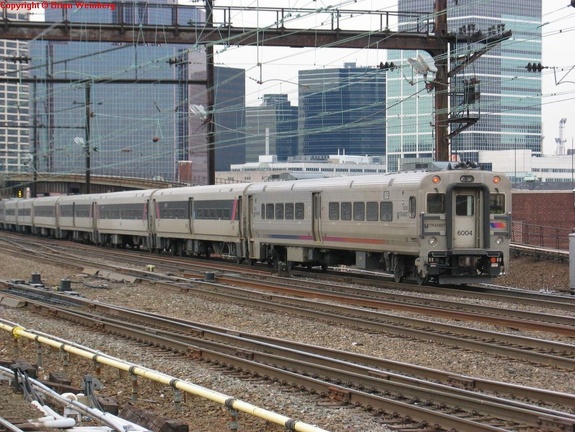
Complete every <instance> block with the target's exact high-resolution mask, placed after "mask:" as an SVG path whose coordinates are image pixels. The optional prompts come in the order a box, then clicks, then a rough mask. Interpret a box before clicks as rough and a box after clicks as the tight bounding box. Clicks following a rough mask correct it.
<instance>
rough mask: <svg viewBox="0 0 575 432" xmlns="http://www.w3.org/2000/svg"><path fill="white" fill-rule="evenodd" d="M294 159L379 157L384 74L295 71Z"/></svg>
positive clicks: (360, 70)
mask: <svg viewBox="0 0 575 432" xmlns="http://www.w3.org/2000/svg"><path fill="white" fill-rule="evenodd" d="M298 84H299V133H300V136H299V154H300V155H306V156H328V155H330V154H331V155H333V154H338V153H345V154H348V155H363V156H366V155H369V156H376V155H383V154H385V147H386V143H385V118H386V114H385V107H386V102H385V91H386V82H385V73H384V72H383V71H382V70H380V69H379V68H375V67H356V65H355V64H354V63H351V64H346V65H345V67H343V68H337V69H317V70H306V71H300V72H299V80H298Z"/></svg>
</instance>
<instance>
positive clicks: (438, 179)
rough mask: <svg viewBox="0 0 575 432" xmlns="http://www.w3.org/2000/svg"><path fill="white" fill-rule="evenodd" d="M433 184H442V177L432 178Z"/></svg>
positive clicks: (435, 176)
mask: <svg viewBox="0 0 575 432" xmlns="http://www.w3.org/2000/svg"><path fill="white" fill-rule="evenodd" d="M431 183H433V184H439V183H441V177H439V176H438V175H434V176H433V177H432V178H431Z"/></svg>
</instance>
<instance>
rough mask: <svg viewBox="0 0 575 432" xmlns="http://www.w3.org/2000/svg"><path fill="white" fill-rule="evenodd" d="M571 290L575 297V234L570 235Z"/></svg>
mask: <svg viewBox="0 0 575 432" xmlns="http://www.w3.org/2000/svg"><path fill="white" fill-rule="evenodd" d="M569 289H570V291H571V294H573V295H575V234H569Z"/></svg>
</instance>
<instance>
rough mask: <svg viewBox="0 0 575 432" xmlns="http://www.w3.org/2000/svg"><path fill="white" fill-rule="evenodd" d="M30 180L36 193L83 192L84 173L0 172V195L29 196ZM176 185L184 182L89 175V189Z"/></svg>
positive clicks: (149, 187) (135, 188) (116, 190)
mask: <svg viewBox="0 0 575 432" xmlns="http://www.w3.org/2000/svg"><path fill="white" fill-rule="evenodd" d="M32 184H35V188H36V195H37V196H43V195H72V194H82V193H84V192H85V188H86V176H85V175H84V174H56V173H37V174H36V175H35V176H34V175H32V174H29V173H0V199H6V198H18V197H20V198H25V197H29V196H30V194H31V192H30V190H31V186H32ZM177 186H187V185H186V184H185V183H178V182H166V181H163V180H162V179H157V180H150V179H145V178H136V177H119V176H101V175H92V177H91V188H90V192H91V193H102V192H119V191H124V190H138V189H162V188H169V187H177ZM32 190H33V189H32Z"/></svg>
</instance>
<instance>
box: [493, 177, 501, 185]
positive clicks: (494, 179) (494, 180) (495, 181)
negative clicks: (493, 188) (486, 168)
mask: <svg viewBox="0 0 575 432" xmlns="http://www.w3.org/2000/svg"><path fill="white" fill-rule="evenodd" d="M493 183H495V184H499V183H501V177H499V176H495V177H493Z"/></svg>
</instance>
